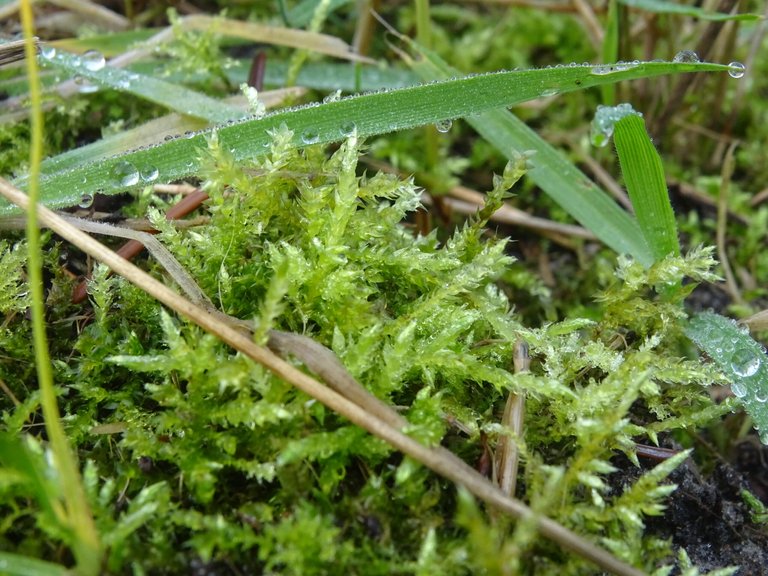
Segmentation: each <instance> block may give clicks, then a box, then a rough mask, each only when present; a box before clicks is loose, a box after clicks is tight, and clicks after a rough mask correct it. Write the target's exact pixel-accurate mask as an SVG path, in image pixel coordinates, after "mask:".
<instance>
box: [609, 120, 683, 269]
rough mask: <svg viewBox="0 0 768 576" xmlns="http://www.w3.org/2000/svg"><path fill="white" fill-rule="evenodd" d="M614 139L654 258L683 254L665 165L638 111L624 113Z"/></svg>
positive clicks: (629, 190) (629, 191) (628, 187)
mask: <svg viewBox="0 0 768 576" xmlns="http://www.w3.org/2000/svg"><path fill="white" fill-rule="evenodd" d="M613 141H614V143H615V144H616V152H617V153H618V154H619V163H620V164H621V174H622V176H623V177H624V184H625V185H626V187H627V192H628V193H629V199H630V200H632V206H633V207H634V209H635V217H636V218H637V223H638V224H639V225H640V229H641V230H642V232H643V236H644V237H645V241H646V242H647V244H648V246H649V248H650V249H651V252H652V253H653V258H654V260H656V261H659V260H662V259H664V258H665V257H666V256H669V255H670V254H671V255H673V256H680V243H679V241H678V239H677V222H676V221H675V214H674V211H673V210H672V204H670V202H669V191H668V190H667V181H666V179H665V177H664V167H663V165H662V163H661V157H659V153H658V152H656V148H655V147H654V145H653V142H651V139H650V138H649V137H648V133H647V132H646V130H645V122H644V121H643V119H642V118H641V117H640V116H639V115H637V114H628V115H626V116H624V117H623V118H622V119H621V120H619V121H618V122H616V124H615V127H614V135H613Z"/></svg>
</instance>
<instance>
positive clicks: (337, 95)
mask: <svg viewBox="0 0 768 576" xmlns="http://www.w3.org/2000/svg"><path fill="white" fill-rule="evenodd" d="M339 100H341V90H336V91H335V92H331V93H330V94H328V95H327V96H326V97H325V98H323V104H328V103H329V102H338V101H339Z"/></svg>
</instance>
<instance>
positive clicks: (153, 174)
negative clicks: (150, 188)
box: [139, 166, 160, 182]
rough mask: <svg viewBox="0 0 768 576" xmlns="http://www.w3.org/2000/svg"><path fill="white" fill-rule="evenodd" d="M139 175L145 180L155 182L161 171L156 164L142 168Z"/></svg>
mask: <svg viewBox="0 0 768 576" xmlns="http://www.w3.org/2000/svg"><path fill="white" fill-rule="evenodd" d="M139 176H140V177H141V180H142V181H143V182H154V181H155V180H157V177H158V176H160V171H159V170H158V169H157V168H155V167H154V166H150V167H149V168H145V169H144V170H142V171H141V173H140V174H139Z"/></svg>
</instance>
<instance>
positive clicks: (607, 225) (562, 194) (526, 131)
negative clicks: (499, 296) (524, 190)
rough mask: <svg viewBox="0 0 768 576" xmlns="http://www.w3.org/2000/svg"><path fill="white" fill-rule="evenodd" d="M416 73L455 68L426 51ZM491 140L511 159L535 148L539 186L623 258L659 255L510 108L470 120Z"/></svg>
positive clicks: (446, 72)
mask: <svg viewBox="0 0 768 576" xmlns="http://www.w3.org/2000/svg"><path fill="white" fill-rule="evenodd" d="M423 56H424V59H423V60H421V61H420V62H419V63H417V64H414V69H415V70H417V72H419V73H421V74H422V75H423V77H425V78H427V79H435V78H436V77H438V76H442V77H448V76H451V75H453V74H455V73H456V71H455V70H454V69H452V68H451V67H450V66H448V65H447V64H446V63H445V62H443V61H442V60H440V59H439V57H437V56H436V55H434V54H432V53H429V52H428V51H424V52H423ZM466 120H467V122H468V123H469V124H470V125H471V126H472V127H473V128H474V129H475V130H477V131H478V132H479V133H480V135H482V136H483V138H485V139H486V140H487V141H488V142H490V143H491V144H493V145H494V147H496V149H497V150H499V151H500V152H501V153H502V154H504V155H506V156H510V154H511V153H512V152H513V151H518V152H521V151H523V150H535V151H536V154H535V156H534V157H533V159H532V163H533V165H534V167H533V168H532V169H530V170H529V171H528V173H527V175H528V177H530V178H531V179H532V180H533V181H534V182H535V183H536V185H537V186H539V187H540V188H541V189H542V190H544V192H546V193H547V194H548V195H549V196H550V197H551V198H552V199H553V200H555V202H557V203H558V204H560V206H562V207H563V209H565V210H566V211H567V212H568V213H569V214H570V215H571V216H572V217H573V218H574V219H575V220H576V221H577V222H579V223H580V224H581V225H582V226H584V227H586V228H588V229H589V230H591V231H592V232H594V234H595V236H597V237H598V238H599V239H600V240H601V241H602V242H603V243H605V244H606V246H609V247H610V248H612V249H613V250H615V251H616V252H617V253H619V254H631V255H632V257H634V258H635V259H636V260H638V261H639V262H641V263H642V264H643V265H645V266H649V265H650V264H651V263H652V262H653V256H652V254H651V251H650V250H649V248H648V245H647V244H646V242H645V239H644V238H643V234H642V232H641V231H640V228H639V226H638V224H637V222H636V221H635V220H634V219H633V218H632V216H630V215H629V214H627V212H625V211H624V210H623V209H621V208H620V207H619V206H618V205H617V204H616V202H614V201H613V199H612V198H611V197H610V196H608V194H607V193H606V192H604V191H603V190H602V189H601V188H599V187H598V186H597V185H596V184H595V183H594V182H592V180H590V179H589V178H588V177H587V176H586V175H585V174H584V173H583V172H581V170H579V169H578V168H577V167H576V166H575V165H574V164H573V163H572V162H570V161H569V160H568V159H567V158H565V157H564V156H563V155H562V153H561V152H559V151H558V150H557V149H555V148H554V147H553V146H551V145H550V144H549V143H547V142H546V141H545V140H544V139H543V138H541V137H540V136H539V135H538V134H537V133H536V132H534V131H533V130H531V129H530V128H528V126H526V125H525V123H524V122H523V121H521V120H520V119H519V118H517V116H515V115H514V114H512V113H511V112H509V111H507V110H493V111H491V112H486V113H484V114H480V115H477V116H472V117H469V118H467V119H466Z"/></svg>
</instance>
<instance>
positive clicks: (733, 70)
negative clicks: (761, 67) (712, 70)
mask: <svg viewBox="0 0 768 576" xmlns="http://www.w3.org/2000/svg"><path fill="white" fill-rule="evenodd" d="M728 67H729V68H730V70H728V74H730V76H731V78H743V77H744V74H745V73H746V71H747V67H746V66H744V64H742V63H741V62H731V63H730V64H728Z"/></svg>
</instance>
